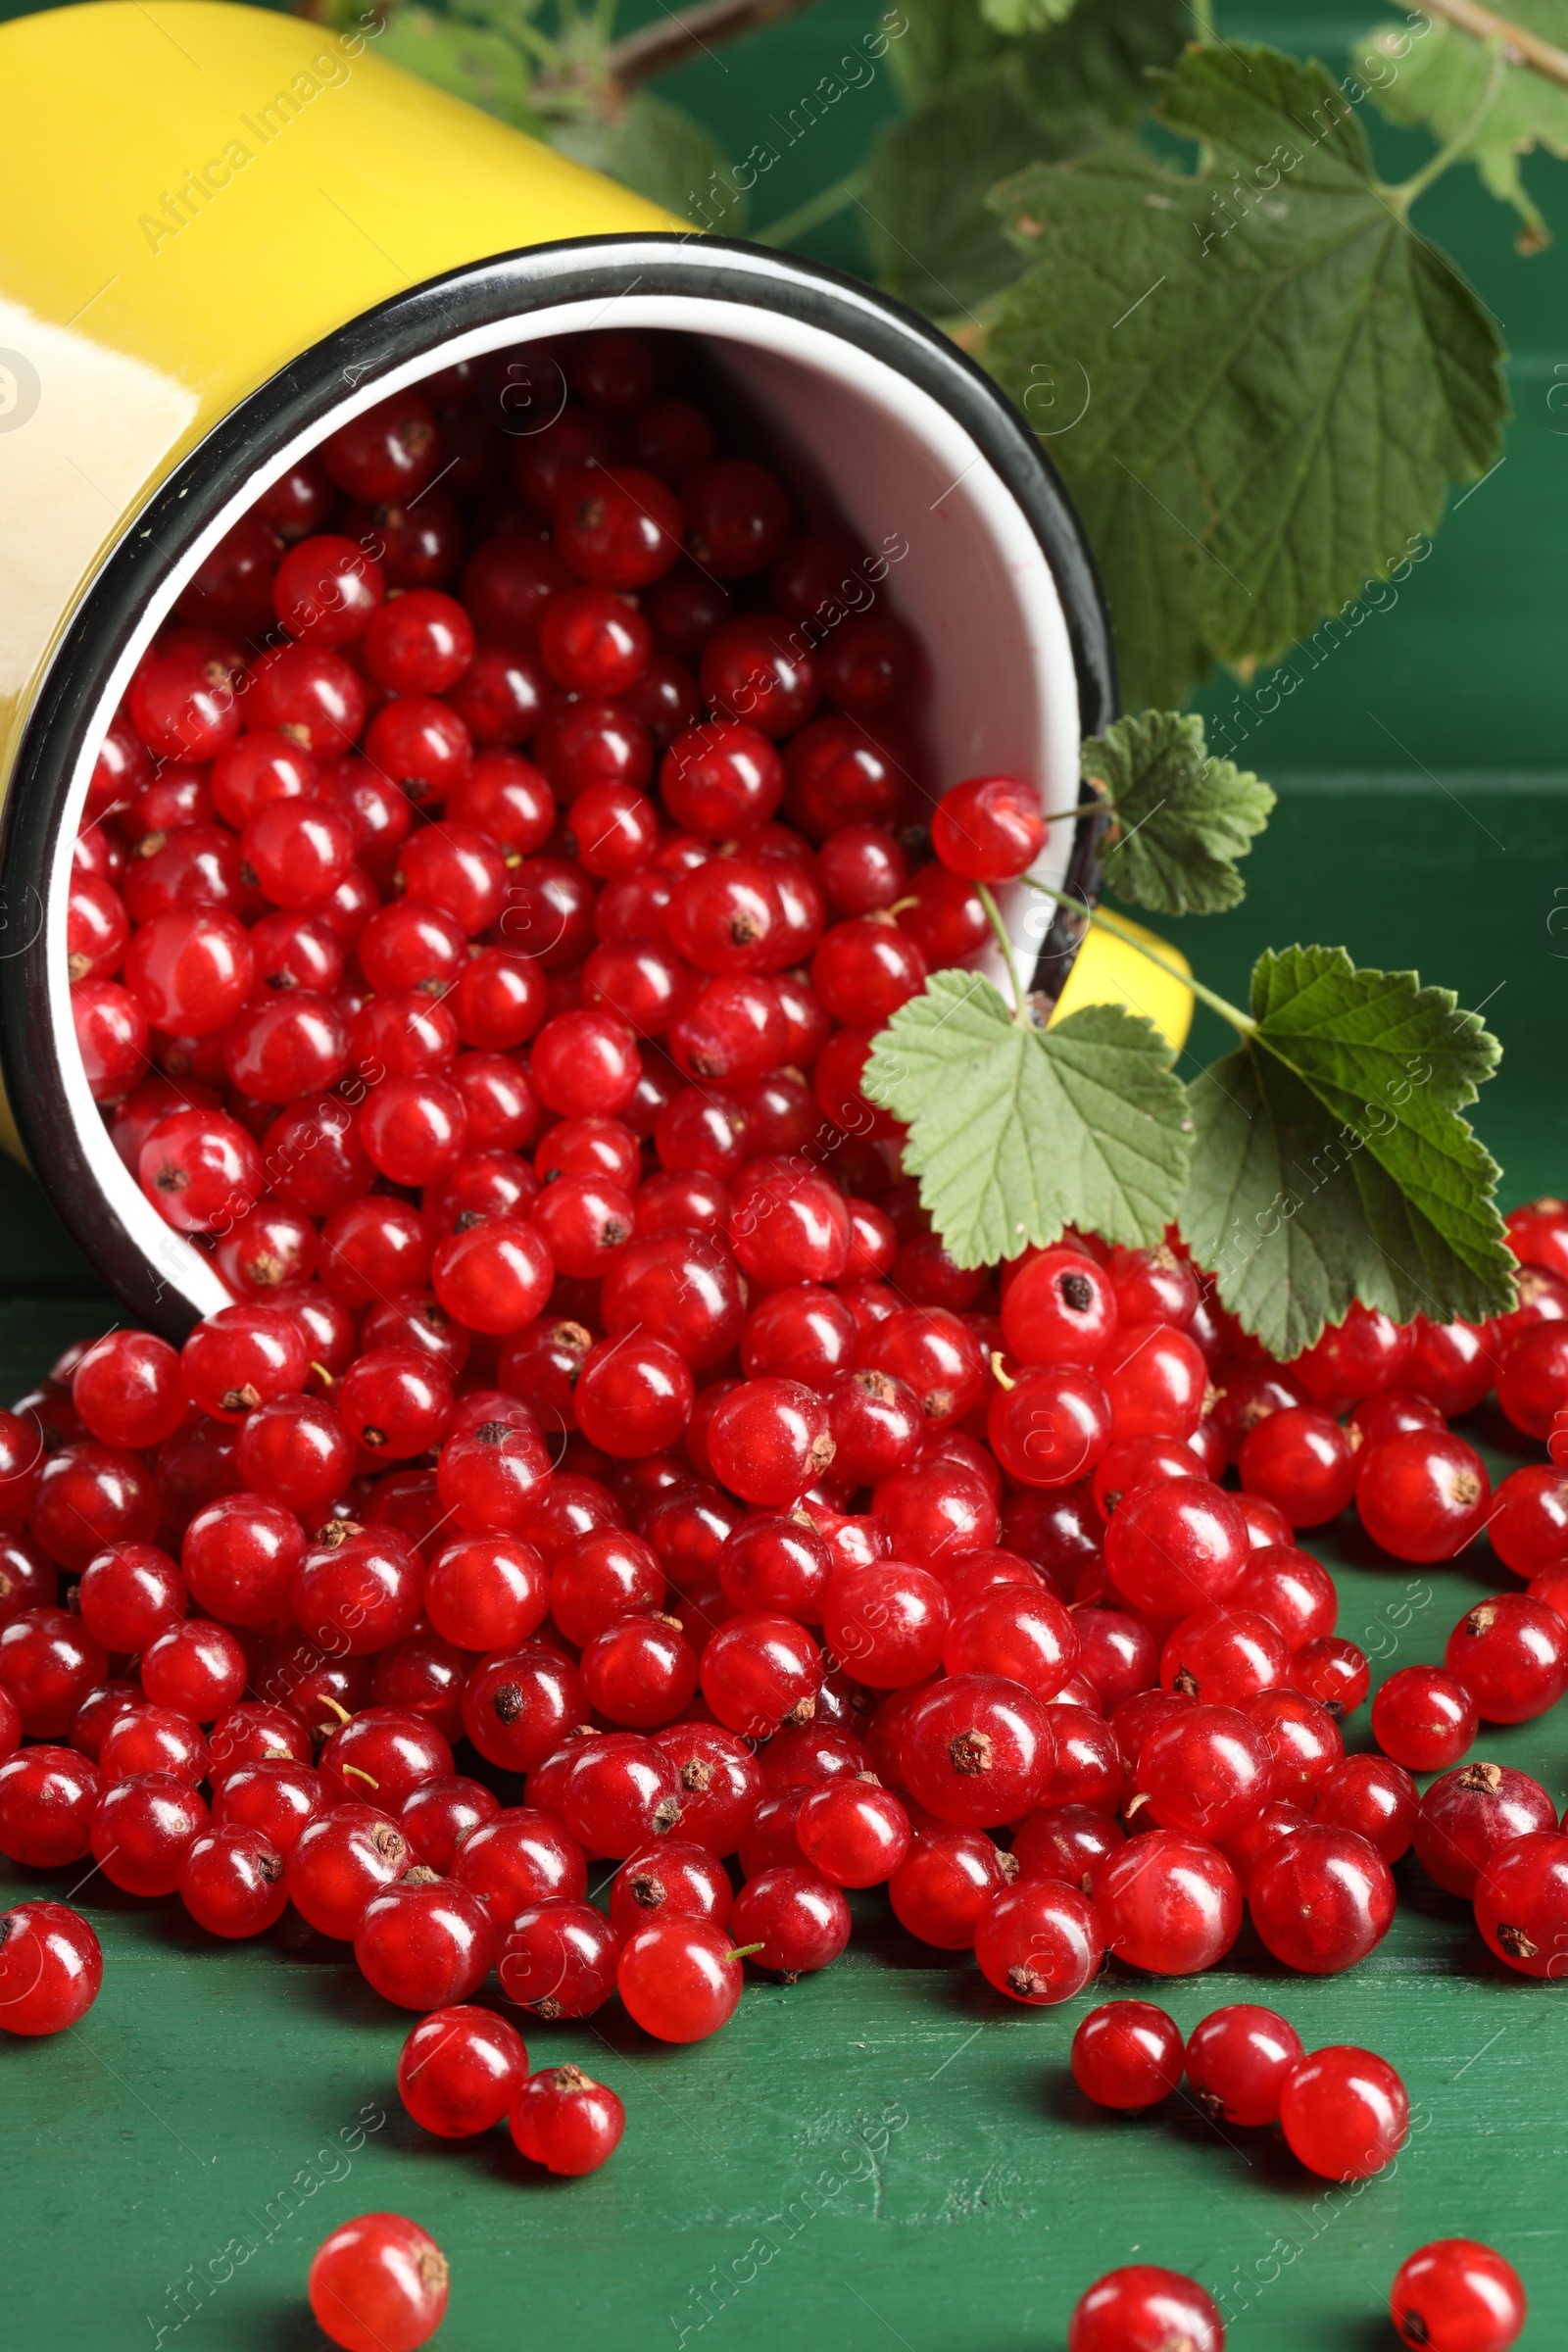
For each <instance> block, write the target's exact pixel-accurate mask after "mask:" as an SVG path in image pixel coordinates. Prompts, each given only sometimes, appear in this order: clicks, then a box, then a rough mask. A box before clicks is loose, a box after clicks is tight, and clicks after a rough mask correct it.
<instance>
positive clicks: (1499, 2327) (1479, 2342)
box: [1389, 1243, 1525, 2352]
mask: <svg viewBox="0 0 1568 2352" xmlns="http://www.w3.org/2000/svg"><path fill="white" fill-rule="evenodd" d="M1515 1247H1517V1243H1516V1244H1515ZM1389 2311H1390V2315H1391V2316H1392V2318H1393V2321H1394V2326H1395V2331H1396V2333H1397V2336H1398V2338H1399V2341H1400V2343H1401V2344H1410V2345H1415V2346H1417V2347H1424V2348H1425V2352H1508V2346H1509V2345H1510V2344H1512V2343H1515V2342H1517V2340H1518V2337H1519V2334H1520V2332H1521V2330H1522V2328H1523V2327H1524V2324H1525V2290H1524V2286H1523V2283H1522V2281H1521V2280H1520V2278H1519V2274H1518V2272H1517V2271H1516V2270H1515V2269H1514V2267H1513V2265H1512V2263H1509V2262H1504V2260H1503V2258H1502V2256H1501V2255H1500V2254H1498V2253H1496V2252H1495V2250H1494V2249H1493V2248H1492V2247H1491V2246H1484V2245H1480V2244H1478V2243H1477V2241H1476V2240H1475V2239H1474V2238H1473V2237H1440V2238H1437V2239H1435V2240H1434V2241H1433V2243H1432V2244H1431V2245H1430V2246H1422V2247H1421V2248H1420V2249H1419V2251H1418V2252H1416V2253H1414V2254H1407V2255H1406V2256H1405V2258H1404V2260H1403V2262H1401V2263H1400V2265H1399V2268H1398V2270H1397V2272H1396V2274H1395V2279H1394V2284H1393V2286H1392V2288H1391V2289H1390V2292H1389Z"/></svg>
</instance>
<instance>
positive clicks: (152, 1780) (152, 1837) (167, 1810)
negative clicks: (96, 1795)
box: [92, 1772, 208, 1895]
mask: <svg viewBox="0 0 1568 2352" xmlns="http://www.w3.org/2000/svg"><path fill="white" fill-rule="evenodd" d="M207 1826H208V1812H207V1807H206V1806H205V1805H204V1804H203V1802H202V1800H201V1798H200V1797H199V1796H198V1795H197V1794H196V1792H195V1790H194V1789H187V1788H186V1786H185V1784H184V1783H183V1781H176V1780H175V1779H174V1778H173V1776H172V1774H171V1773H167V1772H147V1773H140V1774H138V1775H136V1776H135V1777H134V1778H133V1779H131V1780H125V1781H117V1782H116V1783H115V1785H114V1787H113V1788H110V1789H105V1790H104V1793H103V1796H102V1798H101V1800H100V1802H99V1805H98V1809H97V1811H96V1812H95V1813H94V1815H93V1817H92V1851H93V1858H94V1860H95V1861H96V1862H97V1864H98V1867H99V1868H100V1870H102V1872H103V1874H104V1876H105V1878H106V1879H109V1880H110V1881H112V1883H113V1884H114V1885H115V1886H116V1887H123V1888H124V1890H125V1892H126V1893H127V1894H142V1895H149V1894H172V1893H173V1891H174V1889H175V1887H177V1886H178V1885H179V1881H180V1873H181V1871H182V1870H183V1868H184V1863H185V1855H186V1852H187V1850H188V1849H189V1847H190V1845H191V1843H192V1841H193V1840H194V1839H195V1838H199V1837H200V1836H201V1835H202V1833H203V1832H204V1831H205V1830H206V1828H207Z"/></svg>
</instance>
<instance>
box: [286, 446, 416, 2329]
mask: <svg viewBox="0 0 1568 2352" xmlns="http://www.w3.org/2000/svg"><path fill="white" fill-rule="evenodd" d="M345 430H348V431H352V430H353V427H352V426H349V427H345ZM334 438H336V436H334ZM447 2279H448V2272H447V2259H446V2256H445V2255H444V2254H443V2253H442V2251H441V2249H440V2247H439V2246H438V2245H437V2244H436V2242H435V2239H434V2238H433V2237H427V2236H426V2235H425V2233H424V2231H423V2230H422V2229H420V2228H419V2227H418V2225H417V2223H416V2222H411V2221H407V2220H405V2218H404V2216H403V2215H402V2214H400V2213H362V2214H361V2215H360V2216H359V2218H358V2219H357V2220H355V2221H352V2222H344V2223H343V2224H342V2225H341V2226H340V2227H339V2228H338V2229H334V2230H333V2231H332V2234H331V2236H330V2237H327V2238H324V2239H323V2240H322V2242H321V2244H320V2245H319V2247H318V2248H317V2251H316V2254H315V2257H314V2259H313V2260H312V2263H311V2275H310V2285H309V2293H310V2299H311V2309H312V2311H313V2312H314V2313H315V2315H316V2319H317V2323H318V2325H319V2327H321V2328H322V2330H323V2331H324V2332H325V2333H326V2334H327V2335H329V2336H330V2337H331V2339H332V2341H333V2343H334V2344H340V2345H341V2346H342V2347H343V2352H417V2347H418V2346H419V2345H420V2344H427V2343H428V2342H429V2340H430V2338H431V2336H432V2335H434V2333H435V2331H436V2329H437V2328H438V2327H440V2325H441V2323H442V2321H443V2320H444V2319H445V2318H446V2316H447Z"/></svg>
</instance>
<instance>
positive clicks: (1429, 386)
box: [988, 44, 1506, 659]
mask: <svg viewBox="0 0 1568 2352" xmlns="http://www.w3.org/2000/svg"><path fill="white" fill-rule="evenodd" d="M1159 115H1160V119H1161V120H1162V121H1163V122H1164V123H1166V124H1167V125H1168V126H1169V127H1170V128H1171V129H1173V130H1176V131H1178V132H1180V133H1181V134H1182V135H1183V136H1185V137H1189V138H1192V139H1195V140H1201V141H1204V142H1206V143H1207V146H1208V147H1209V149H1210V151H1211V152H1212V154H1213V157H1214V165H1213V172H1212V175H1211V176H1209V177H1206V178H1190V177H1185V176H1183V175H1182V174H1180V173H1178V172H1167V171H1165V170H1163V169H1162V168H1161V167H1160V166H1159V165H1158V164H1156V163H1155V162H1154V161H1153V159H1152V157H1151V156H1150V155H1149V154H1147V153H1146V152H1145V151H1144V150H1143V149H1141V148H1139V147H1136V146H1134V145H1132V144H1130V143H1123V144H1111V145H1109V146H1106V147H1104V148H1103V149H1101V150H1099V151H1098V152H1097V153H1095V154H1092V155H1090V156H1087V157H1085V158H1083V159H1081V160H1079V161H1077V162H1072V163H1065V164H1055V165H1051V164H1047V165H1037V166H1035V167H1033V168H1032V169H1031V170H1029V171H1027V172H1023V173H1021V174H1019V175H1018V176H1016V177H1015V178H1013V179H1011V180H1009V181H1006V182H1005V183H1004V184H1003V186H1002V187H1000V188H999V189H998V190H996V191H995V192H994V194H993V198H992V202H993V203H994V204H995V205H996V206H997V208H998V210H999V212H1000V213H1001V215H1002V218H1003V219H1004V220H1005V221H1006V222H1007V223H1008V225H1009V228H1010V231H1011V233H1012V234H1013V235H1014V236H1015V237H1016V238H1017V239H1018V242H1019V246H1020V250H1022V251H1024V252H1027V253H1030V254H1033V255H1034V256H1035V257H1036V258H1035V263H1034V267H1033V268H1032V269H1030V270H1028V272H1027V273H1026V274H1025V275H1024V276H1023V277H1021V278H1019V279H1018V280H1017V281H1016V282H1015V283H1014V284H1013V285H1012V286H1011V287H1010V288H1009V289H1008V290H1007V292H1006V293H1005V295H1004V296H1003V297H1002V301H1001V305H1000V309H999V313H998V317H997V320H996V323H995V326H994V327H993V329H992V331H991V335H990V339H989V346H988V359H989V361H990V363H991V365H992V366H993V367H994V368H995V369H996V371H997V373H998V374H999V376H1000V377H1001V379H1002V381H1003V383H1004V384H1005V386H1006V388H1007V389H1008V390H1009V391H1011V392H1012V393H1013V394H1014V397H1015V398H1017V399H1018V400H1019V402H1020V404H1021V405H1023V404H1025V402H1026V398H1027V392H1028V389H1029V387H1030V385H1031V384H1032V383H1033V382H1035V381H1037V380H1038V379H1039V375H1040V371H1041V369H1042V368H1048V369H1051V370H1054V371H1055V372H1058V373H1059V374H1060V375H1061V376H1062V377H1064V378H1065V377H1067V376H1070V375H1074V374H1075V375H1076V377H1077V379H1078V380H1079V381H1080V382H1081V383H1083V384H1084V385H1085V387H1086V391H1087V399H1086V404H1085V406H1084V409H1083V413H1082V416H1081V417H1080V420H1079V421H1078V422H1077V423H1076V424H1075V425H1074V427H1073V429H1072V432H1071V434H1070V435H1064V436H1063V437H1062V440H1061V442H1060V444H1059V445H1054V447H1056V449H1057V454H1058V455H1060V456H1062V457H1064V458H1065V459H1066V462H1067V463H1068V464H1069V465H1070V466H1071V467H1072V469H1073V471H1074V474H1075V475H1082V474H1085V473H1101V474H1106V475H1109V474H1113V473H1115V472H1116V471H1118V470H1125V471H1127V472H1129V473H1130V474H1131V475H1132V476H1133V477H1134V479H1135V480H1137V481H1140V482H1142V483H1143V484H1144V485H1145V486H1148V485H1149V483H1150V482H1151V480H1152V476H1153V474H1154V473H1155V471H1156V470H1157V469H1158V468H1160V467H1162V466H1168V465H1170V464H1171V463H1172V462H1173V461H1177V460H1182V461H1185V462H1186V463H1187V465H1189V466H1190V467H1191V468H1192V471H1193V473H1194V475H1195V477H1196V479H1197V481H1198V482H1199V483H1200V485H1201V488H1202V491H1203V494H1204V496H1205V499H1206V500H1207V502H1208V507H1209V519H1208V524H1207V527H1206V529H1205V531H1204V533H1203V536H1202V540H1201V545H1202V547H1203V548H1204V549H1206V551H1207V554H1208V557H1209V558H1210V559H1211V561H1210V562H1208V563H1203V564H1200V565H1199V566H1198V568H1197V570H1196V571H1195V575H1194V576H1195V583H1196V587H1197V591H1198V594H1199V597H1200V599H1201V621H1202V626H1203V633H1204V635H1205V637H1206V639H1207V641H1208V642H1209V644H1210V645H1211V646H1212V647H1213V648H1214V650H1215V651H1216V652H1218V653H1221V654H1224V655H1226V656H1227V657H1230V658H1232V659H1240V658H1242V657H1245V656H1248V655H1252V656H1256V657H1259V658H1272V657H1274V656H1277V655H1278V654H1279V653H1281V652H1282V651H1283V650H1284V649H1285V648H1286V647H1287V646H1288V645H1290V644H1292V643H1293V642H1294V641H1295V640H1296V639H1297V638H1299V637H1300V636H1302V635H1305V634H1307V633H1308V632H1310V630H1311V629H1312V628H1313V627H1315V626H1316V624H1317V622H1318V621H1319V620H1320V619H1321V618H1322V616H1323V615H1324V613H1331V612H1337V611H1338V610H1340V609H1341V607H1342V606H1343V605H1344V604H1345V603H1346V602H1347V601H1348V599H1350V598H1352V597H1354V596H1356V595H1358V594H1359V593H1360V592H1361V590H1362V589H1363V588H1364V586H1365V585H1366V582H1367V581H1368V580H1369V579H1373V578H1381V577H1383V576H1385V575H1386V574H1387V572H1388V571H1389V570H1390V569H1391V567H1392V566H1393V565H1394V564H1397V562H1398V561H1399V560H1400V559H1401V558H1402V557H1403V556H1404V555H1405V554H1406V553H1407V552H1408V548H1407V543H1408V542H1409V541H1410V540H1411V539H1412V538H1413V537H1415V536H1416V535H1418V534H1420V533H1422V532H1424V531H1428V530H1430V529H1432V528H1433V527H1434V526H1435V524H1436V522H1437V520H1438V517H1439V515H1441V513H1442V509H1443V505H1444V500H1445V497H1446V485H1447V483H1448V481H1449V480H1464V481H1469V480H1474V479H1477V478H1479V476H1480V475H1482V474H1483V473H1484V472H1486V470H1487V469H1488V468H1489V467H1490V466H1492V465H1494V464H1495V461H1496V459H1497V457H1498V455H1499V454H1500V448H1501V442H1500V434H1501V426H1502V421H1503V418H1504V416H1505V414H1506V399H1505V395H1504V391H1503V385H1502V376H1501V351H1500V347H1499V345H1498V342H1497V339H1496V336H1495V332H1494V330H1493V326H1492V321H1491V319H1490V318H1489V316H1488V314H1487V312H1486V311H1485V310H1484V309H1483V308H1482V306H1481V304H1480V303H1479V302H1478V301H1477V299H1476V297H1475V295H1474V294H1473V293H1472V292H1471V290H1470V288H1469V287H1468V286H1467V285H1466V284H1465V282H1464V280H1463V279H1462V278H1461V277H1460V276H1459V275H1458V273H1457V271H1456V270H1454V269H1453V267H1452V265H1451V264H1450V263H1448V262H1447V261H1446V259H1445V258H1444V256H1443V255H1441V254H1440V253H1438V252H1437V251H1436V250H1435V248H1433V247H1432V246H1430V245H1428V244H1427V243H1426V242H1425V240H1424V239H1423V238H1421V237H1418V236H1416V235H1415V234H1413V232H1412V231H1411V230H1410V229H1409V227H1408V226H1407V225H1406V223H1405V222H1404V221H1403V220H1402V219H1401V218H1400V216H1399V213H1398V210H1397V207H1396V206H1393V205H1391V203H1390V201H1389V199H1388V196H1387V193H1386V192H1385V191H1384V190H1383V189H1382V187H1381V186H1380V185H1379V183H1378V182H1377V180H1376V179H1375V177H1374V175H1373V173H1372V170H1371V165H1370V160H1369V157H1368V154H1367V149H1366V142H1365V138H1364V135H1363V133H1362V130H1361V126H1360V123H1358V122H1357V121H1356V119H1355V118H1354V116H1353V114H1352V112H1351V110H1350V107H1349V105H1348V101H1347V99H1346V98H1345V97H1344V96H1343V95H1342V94H1341V92H1340V91H1339V89H1338V88H1337V86H1336V85H1335V83H1334V82H1333V81H1331V80H1330V78H1329V76H1328V74H1327V73H1325V72H1324V70H1323V68H1322V67H1321V66H1316V65H1305V64H1300V63H1298V62H1297V61H1296V60H1294V59H1292V58H1287V57H1284V56H1282V55H1281V54H1280V53H1279V52H1278V51H1276V50H1272V49H1267V48H1261V47H1258V48H1250V49H1245V50H1243V49H1239V48H1235V47H1232V46H1230V45H1229V44H1227V45H1226V46H1224V47H1216V48H1206V49H1190V50H1188V51H1187V53H1186V54H1185V55H1184V57H1183V58H1182V61H1181V63H1180V65H1179V66H1178V68H1177V70H1176V72H1175V73H1174V74H1173V75H1172V76H1170V77H1169V79H1168V80H1167V82H1166V85H1165V89H1164V93H1163V96H1162V98H1161V101H1160V107H1159ZM1026 413H1029V414H1032V412H1030V411H1028V410H1027V408H1026ZM1069 440H1070V441H1071V443H1072V447H1071V449H1070V451H1069V449H1068V447H1067V444H1068V441H1069Z"/></svg>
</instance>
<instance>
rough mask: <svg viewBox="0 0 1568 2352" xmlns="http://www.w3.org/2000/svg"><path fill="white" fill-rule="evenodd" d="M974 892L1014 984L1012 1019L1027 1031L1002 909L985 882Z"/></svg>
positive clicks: (1022, 996)
mask: <svg viewBox="0 0 1568 2352" xmlns="http://www.w3.org/2000/svg"><path fill="white" fill-rule="evenodd" d="M1026 878H1027V877H1026ZM974 890H975V897H976V898H977V899H978V900H979V902H980V904H981V906H982V907H984V908H985V910H986V921H987V922H988V923H989V924H990V925H991V928H992V931H993V932H994V934H995V935H996V942H997V945H998V947H999V948H1000V949H1001V950H1002V955H1003V960H1004V962H1005V964H1006V967H1007V978H1008V980H1009V981H1010V982H1011V983H1012V1018H1013V1023H1014V1026H1015V1027H1017V1028H1019V1029H1027V1028H1028V1026H1029V1015H1028V1013H1027V1012H1026V1011H1025V1009H1024V995H1023V982H1022V980H1020V978H1019V977H1018V964H1017V958H1016V957H1015V956H1014V955H1013V952H1012V942H1011V940H1010V939H1009V938H1008V937H1007V926H1006V924H1005V922H1004V921H1003V919H1002V913H1001V909H1000V908H999V907H998V906H997V902H996V900H995V899H994V898H993V897H992V896H991V893H990V891H989V890H988V889H987V888H986V885H985V884H984V883H983V882H977V883H976V884H975V886H974Z"/></svg>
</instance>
